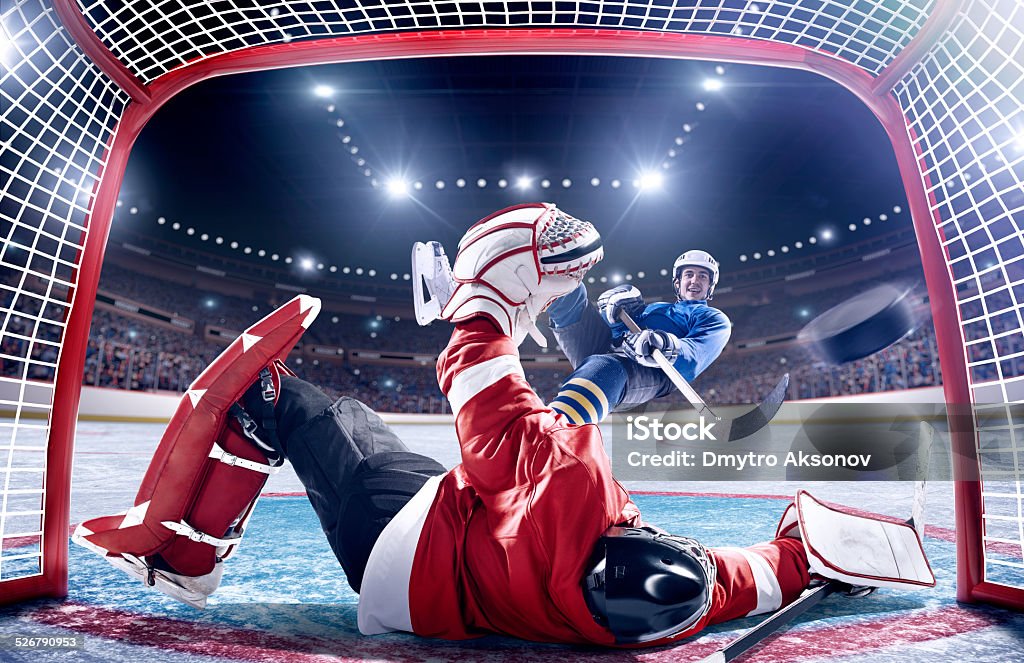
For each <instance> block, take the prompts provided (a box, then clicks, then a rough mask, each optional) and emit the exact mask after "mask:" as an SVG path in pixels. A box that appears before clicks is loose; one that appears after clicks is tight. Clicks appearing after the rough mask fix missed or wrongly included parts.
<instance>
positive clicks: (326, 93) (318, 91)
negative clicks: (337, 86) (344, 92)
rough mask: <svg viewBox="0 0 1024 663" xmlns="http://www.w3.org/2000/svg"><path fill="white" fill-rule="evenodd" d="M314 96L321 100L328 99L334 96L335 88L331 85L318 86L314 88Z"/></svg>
mask: <svg viewBox="0 0 1024 663" xmlns="http://www.w3.org/2000/svg"><path fill="white" fill-rule="evenodd" d="M313 94H315V95H316V96H318V97H320V98H321V99H327V98H329V97H331V96H333V95H334V88H332V87H331V86H330V85H317V86H316V87H314V88H313Z"/></svg>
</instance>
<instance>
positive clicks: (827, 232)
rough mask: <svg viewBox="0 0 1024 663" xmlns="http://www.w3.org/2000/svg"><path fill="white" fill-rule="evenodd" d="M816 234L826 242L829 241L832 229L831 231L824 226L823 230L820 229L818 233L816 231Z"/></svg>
mask: <svg viewBox="0 0 1024 663" xmlns="http://www.w3.org/2000/svg"><path fill="white" fill-rule="evenodd" d="M818 234H819V235H820V236H821V238H822V239H823V240H825V241H826V242H827V241H829V240H830V239H832V231H831V230H830V229H829V228H826V229H825V230H822V231H821V232H820V233H818Z"/></svg>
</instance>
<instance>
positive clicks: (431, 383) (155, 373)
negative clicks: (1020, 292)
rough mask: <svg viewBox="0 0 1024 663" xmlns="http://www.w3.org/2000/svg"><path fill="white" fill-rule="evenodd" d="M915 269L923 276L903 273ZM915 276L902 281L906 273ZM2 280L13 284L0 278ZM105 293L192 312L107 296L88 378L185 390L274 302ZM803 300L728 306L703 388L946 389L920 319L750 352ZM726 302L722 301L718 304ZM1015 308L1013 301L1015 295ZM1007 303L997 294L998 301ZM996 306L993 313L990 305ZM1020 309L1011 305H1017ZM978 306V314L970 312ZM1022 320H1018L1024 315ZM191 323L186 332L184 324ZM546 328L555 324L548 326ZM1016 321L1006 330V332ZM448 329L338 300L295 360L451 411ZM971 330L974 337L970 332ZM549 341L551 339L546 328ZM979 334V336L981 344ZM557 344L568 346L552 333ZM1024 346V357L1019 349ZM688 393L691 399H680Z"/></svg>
mask: <svg viewBox="0 0 1024 663" xmlns="http://www.w3.org/2000/svg"><path fill="white" fill-rule="evenodd" d="M905 276H907V277H910V276H912V275H910V274H907V275H905ZM907 280H912V279H911V278H904V281H907ZM0 281H4V279H3V278H0ZM870 285H873V283H863V282H862V283H853V284H850V285H849V286H846V287H843V288H835V289H831V290H825V291H822V292H821V293H815V294H814V295H813V296H812V295H808V296H807V297H806V299H807V306H808V307H809V306H810V305H811V303H813V305H814V306H816V307H817V308H816V310H815V313H817V312H820V311H821V310H823V309H825V308H827V307H828V306H830V305H832V303H835V302H839V301H842V300H843V299H846V298H849V297H851V296H853V295H855V294H857V293H858V292H861V291H863V290H864V289H865V288H867V287H870ZM100 289H101V290H102V291H104V292H106V293H110V294H113V295H115V296H116V297H117V298H118V299H122V300H126V301H128V302H135V303H136V304H139V305H141V306H143V307H148V308H151V309H156V310H159V311H166V312H168V313H173V314H174V315H176V316H178V317H181V318H184V319H185V320H187V321H190V322H191V323H192V324H191V325H190V326H174V325H170V324H167V323H166V322H163V323H161V322H159V321H158V320H154V319H151V320H149V321H147V317H146V315H145V313H144V312H140V313H137V314H134V315H133V314H130V313H122V312H120V311H118V310H117V309H113V308H111V307H110V306H109V305H107V306H101V305H98V306H97V308H96V310H95V313H94V315H93V321H92V329H91V332H90V335H89V341H88V347H87V351H86V365H85V374H84V378H83V382H84V384H86V385H91V386H98V387H108V388H118V389H131V390H145V391H154V390H159V391H173V392H181V391H183V390H184V389H186V388H187V387H188V385H189V384H191V382H192V381H193V380H194V379H195V377H196V376H197V375H198V374H199V373H200V372H201V371H202V370H203V369H204V368H205V367H206V366H207V365H208V364H209V363H210V361H212V360H213V359H214V358H215V357H216V356H217V355H218V354H219V353H220V352H221V351H222V350H223V347H224V343H225V341H227V340H230V338H221V339H217V338H215V337H213V336H211V335H208V334H207V333H206V332H207V328H208V327H210V326H215V327H220V328H223V329H226V330H228V331H231V332H238V331H240V330H242V329H244V328H246V327H247V326H249V325H250V324H251V323H252V322H254V321H255V319H256V318H258V317H259V316H261V315H264V314H265V313H267V312H268V311H269V310H270V309H271V308H272V303H271V302H269V301H260V302H253V301H251V300H248V299H242V298H238V297H231V296H228V295H220V294H216V293H206V292H203V291H202V290H201V289H198V288H186V287H181V286H180V285H175V284H171V283H167V282H164V281H161V280H159V279H154V278H147V277H144V276H140V275H138V274H135V273H133V272H130V271H128V270H126V269H124V268H121V267H118V266H117V265H113V264H109V265H106V266H105V267H104V271H103V276H102V279H101V282H100ZM802 302H803V300H801V299H800V298H798V297H794V298H788V299H787V298H786V297H785V296H784V295H783V296H777V300H776V301H769V299H768V298H765V299H764V300H763V301H758V302H756V303H753V304H748V305H745V306H736V305H734V306H731V307H728V306H725V305H723V308H726V309H727V312H728V314H729V316H730V317H731V318H732V319H733V321H734V323H735V328H734V334H733V339H732V342H731V343H730V346H729V347H728V348H727V349H726V351H725V353H724V354H723V355H722V356H721V357H720V358H719V359H718V361H716V362H715V363H714V364H713V365H712V367H711V368H710V369H709V370H708V371H707V372H706V373H705V374H704V375H702V376H701V377H700V378H698V380H697V381H696V384H695V387H696V388H697V389H698V391H699V392H701V393H702V394H704V395H705V397H706V398H707V400H708V401H709V402H712V403H720V404H726V403H751V402H757V401H759V400H760V399H761V398H763V397H764V396H765V394H766V393H767V392H768V390H770V389H771V388H772V387H773V386H774V385H775V383H776V382H777V381H778V379H779V377H781V375H782V373H784V372H789V373H790V376H791V381H790V391H789V394H788V396H789V398H791V399H805V398H821V397H827V396H841V395H850V394H862V393H874V392H884V391H897V390H903V389H911V388H916V387H924V386H931V385H937V384H941V372H940V370H939V363H938V355H937V350H936V344H935V336H934V331H933V329H932V327H931V325H930V323H925V324H922V325H921V326H920V327H919V328H918V329H917V330H916V331H915V332H914V333H913V334H911V335H909V336H908V337H906V338H904V339H903V340H901V341H899V342H898V343H896V344H894V345H892V346H890V347H889V348H886V349H885V350H883V351H881V352H878V353H876V354H874V355H872V356H870V357H867V358H865V359H862V360H859V361H855V362H850V363H846V364H842V365H839V366H835V365H829V364H827V363H825V362H823V361H821V360H820V358H818V357H816V356H815V355H814V353H813V352H812V350H811V349H810V348H809V347H808V346H806V345H804V344H802V343H800V342H788V343H781V344H770V345H767V346H765V347H761V348H750V347H747V348H744V347H743V344H742V343H740V344H737V343H736V341H738V340H739V341H743V340H747V339H751V338H770V337H775V336H778V335H782V334H792V335H794V336H795V335H796V332H797V331H798V330H799V328H800V326H801V325H802V324H803V322H805V321H806V320H803V316H801V315H800V307H801V306H802V305H803V303H802ZM716 303H717V302H716ZM1011 303H1012V301H1011ZM996 304H998V302H995V300H992V301H990V302H989V303H988V306H990V307H991V306H993V305H996ZM0 306H2V311H0V315H2V316H3V325H4V326H3V335H2V339H0V375H3V376H13V377H27V378H28V379H34V380H43V381H45V380H50V379H52V377H53V375H54V369H55V366H56V363H57V352H58V340H59V332H60V327H59V326H56V325H45V324H43V325H40V316H38V315H33V314H31V312H30V311H28V310H27V309H25V308H24V307H25V305H24V304H21V303H19V302H18V300H17V295H16V289H14V288H10V287H4V288H3V291H2V298H0ZM989 310H991V308H990V309H989ZM1011 310H1013V309H1011ZM963 313H964V314H965V315H967V313H968V312H967V311H966V310H965V311H963ZM1015 320H1016V316H1015V315H1014V316H1002V317H1000V316H994V317H988V318H986V319H985V320H984V324H985V325H986V327H985V329H984V335H982V332H981V331H969V334H968V335H969V339H968V342H969V346H968V360H969V362H970V363H971V371H972V377H973V381H974V382H975V383H978V382H981V381H986V380H991V379H993V378H995V377H999V376H1000V375H1001V376H1002V377H1006V376H1009V375H1020V374H1024V336H1022V335H1021V334H1020V333H1019V331H1017V332H1015V333H1002V334H1001V332H1003V331H1013V330H1014V329H1015V327H1013V326H1012V325H1014V321H1015ZM1018 324H1019V322H1018ZM186 327H187V328H186ZM541 327H542V328H543V325H541ZM1004 328H1005V329H1004ZM449 334H450V326H449V325H447V324H443V323H437V324H433V325H431V326H429V327H420V326H418V325H417V324H416V323H415V321H414V320H412V319H411V315H408V314H406V315H405V316H401V315H393V314H383V313H377V312H375V311H373V310H371V309H370V308H369V305H368V310H367V313H365V314H355V313H343V312H337V311H331V310H329V308H328V309H326V310H324V311H322V312H321V314H320V317H319V319H318V321H317V322H316V323H315V324H314V325H313V326H312V327H311V328H310V330H309V331H308V332H307V334H306V336H305V337H304V339H303V343H304V344H305V347H306V348H307V349H309V348H310V347H311V346H314V345H315V346H326V347H328V348H340V349H341V350H343V352H340V353H338V355H337V358H333V357H331V358H320V357H319V355H316V354H314V353H312V352H307V351H300V352H297V353H295V354H293V356H292V358H291V361H290V364H291V365H292V367H293V368H294V369H295V370H296V372H297V373H299V375H300V376H302V377H305V378H306V379H308V380H310V381H312V382H314V383H316V384H318V385H321V386H322V387H324V388H325V390H326V391H327V392H328V393H329V394H330V395H331V396H340V395H343V394H347V395H353V396H356V397H358V398H360V399H361V400H364V401H365V402H367V403H368V404H369V405H370V406H371V407H373V408H374V409H377V410H380V411H383V412H410V413H439V412H447V411H448V405H447V402H446V401H445V399H444V397H443V396H442V395H441V393H440V391H439V389H438V387H437V381H436V375H435V372H434V367H433V362H432V361H428V360H425V359H424V358H423V357H424V356H428V357H432V356H434V355H436V354H437V353H438V352H439V351H440V350H441V349H442V348H443V347H444V345H445V344H446V343H447V339H448V336H449ZM972 334H973V336H972ZM548 336H549V338H550V334H549V333H548ZM974 339H977V341H978V342H975V343H972V342H971V341H972V340H974ZM549 346H550V349H549V350H547V351H546V352H548V353H555V354H556V353H558V350H557V347H556V346H555V345H554V342H553V340H549ZM353 351H363V352H364V353H365V352H371V353H373V352H377V353H380V352H388V351H390V352H391V353H394V354H398V355H401V354H411V355H420V356H419V357H415V358H412V357H411V358H409V359H407V360H404V363H403V362H402V360H399V361H398V362H397V363H395V362H392V364H383V365H382V363H381V361H380V359H379V358H373V357H367V356H366V355H365V354H363V355H362V356H360V353H359V352H353ZM542 352H543V351H542V350H541V348H539V347H538V346H537V345H536V344H535V343H534V342H533V341H532V340H528V341H527V342H526V344H524V346H523V347H522V348H521V353H522V354H523V355H524V356H525V357H530V356H531V355H538V356H540V355H541V354H542ZM1016 353H1020V355H1021V356H1018V357H1013V356H1010V357H1009V358H1006V357H1007V356H1008V355H1013V354H1016ZM525 366H526V372H527V377H528V379H529V381H530V383H531V384H532V385H533V387H534V389H536V390H537V392H538V394H540V395H541V397H542V398H544V399H545V400H549V399H551V398H552V397H553V396H554V395H555V394H556V393H557V391H558V387H559V385H560V384H561V382H562V380H564V379H565V378H566V377H567V374H568V372H569V368H568V366H567V364H565V363H564V362H563V363H560V364H559V365H558V366H557V367H549V365H546V364H540V365H538V364H534V363H533V362H529V361H527V362H525ZM668 398H669V399H670V400H675V401H681V400H682V398H681V396H679V395H675V394H674V395H672V396H670V397H668Z"/></svg>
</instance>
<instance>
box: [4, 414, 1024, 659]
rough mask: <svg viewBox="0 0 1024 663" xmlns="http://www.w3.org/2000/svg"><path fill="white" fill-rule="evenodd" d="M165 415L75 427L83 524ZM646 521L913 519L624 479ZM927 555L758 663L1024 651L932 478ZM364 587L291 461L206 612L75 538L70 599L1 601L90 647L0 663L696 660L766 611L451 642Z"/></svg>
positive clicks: (419, 431)
mask: <svg viewBox="0 0 1024 663" xmlns="http://www.w3.org/2000/svg"><path fill="white" fill-rule="evenodd" d="M163 428H164V426H163V425H162V424H134V423H97V422H83V423H81V424H80V425H79V430H78V437H77V443H76V449H75V466H74V479H73V493H72V503H71V516H72V523H78V522H81V521H82V520H84V519H87V518H91V517H95V516H99V515H106V514H112V513H116V512H119V511H123V510H124V509H126V508H128V507H129V506H130V505H131V504H132V501H133V498H134V496H135V492H136V490H137V488H138V485H139V482H140V480H141V477H142V475H143V473H144V471H145V469H146V466H147V465H148V463H149V459H150V457H151V455H152V453H153V450H154V448H155V446H156V444H157V442H158V440H159V437H160V435H161V433H162V431H163ZM395 429H396V431H397V432H398V433H399V434H400V436H401V437H402V438H403V439H404V440H405V441H406V443H407V444H408V445H409V446H410V447H411V448H412V449H413V450H414V451H418V452H420V453H424V454H427V455H431V456H433V457H435V458H437V459H438V460H439V461H441V462H442V463H444V464H445V465H446V466H448V467H451V466H453V465H454V464H456V463H457V462H458V459H459V454H458V446H457V443H456V440H455V434H454V429H453V427H452V425H451V424H450V423H447V424H443V423H438V424H417V425H411V424H400V425H396V426H395ZM626 487H627V489H629V490H630V492H631V493H633V495H634V499H635V501H636V502H637V504H638V505H639V506H640V508H641V510H642V511H643V513H644V515H645V518H646V519H647V520H648V521H650V522H653V523H655V524H657V525H660V526H663V527H665V528H666V529H669V530H670V531H673V532H676V533H680V534H686V535H690V536H694V537H696V538H698V539H699V540H701V541H702V542H703V543H705V544H707V545H717V546H721V545H748V544H752V543H755V542H757V541H759V540H763V539H766V538H770V537H771V536H772V535H773V533H774V529H775V525H776V523H777V520H778V517H779V516H780V515H781V513H782V511H783V509H784V507H785V505H786V499H787V498H791V497H792V495H793V494H794V493H795V491H796V489H797V488H801V487H802V488H807V489H809V490H811V491H812V492H813V493H814V494H815V495H816V496H818V497H820V498H822V499H824V500H828V501H833V502H838V503H842V504H847V505H850V506H854V507H857V508H860V509H866V510H870V511H875V512H879V513H884V514H887V515H891V516H896V517H899V518H905V517H906V516H907V515H908V514H909V512H910V508H911V496H912V494H913V484H912V483H911V482H895V481H888V482H880V481H873V482H825V483H822V482H818V483H810V484H799V483H796V482H792V481H787V482H749V481H729V482H725V481H716V482H710V481H708V482H629V483H627V484H626ZM927 520H928V527H927V530H926V542H925V544H926V550H927V552H928V555H929V557H930V561H931V564H932V566H933V569H934V571H935V574H936V576H937V578H938V586H937V587H936V588H935V589H933V590H925V591H894V590H881V591H879V592H877V593H875V594H874V595H872V596H869V597H867V598H864V599H848V598H845V597H842V596H833V597H830V598H829V599H827V600H826V602H824V603H823V604H822V605H820V606H818V607H817V608H815V609H813V610H812V611H811V612H810V613H808V614H807V615H806V616H805V617H803V618H802V619H800V620H799V621H798V623H797V625H796V626H795V627H793V628H791V629H789V630H788V631H786V632H784V633H783V634H782V635H781V636H779V637H777V638H775V639H774V640H772V641H769V642H768V643H767V644H765V645H764V646H762V647H761V648H760V649H758V650H755V651H754V652H752V653H751V654H750V655H749V656H748V658H747V659H746V660H752V661H811V660H829V661H845V660H849V661H854V660H856V661H869V662H881V661H893V662H896V661H898V662H899V663H905V662H906V661H909V660H926V659H927V660H929V661H932V662H934V663H943V662H945V661H950V662H951V661H964V660H967V661H992V662H1000V663H1003V662H1006V661H1013V660H1024V656H1022V654H1021V653H1020V652H1021V651H1022V645H1024V615H1020V614H1015V613H1010V612H1006V611H1002V610H998V609H993V608H985V607H969V606H961V605H959V604H957V603H956V601H955V561H954V558H955V546H954V540H953V497H952V485H951V483H949V482H943V481H931V482H929V485H928V517H927ZM356 602H357V597H356V595H355V594H354V593H353V592H352V591H351V590H350V589H349V588H348V586H347V584H346V583H345V579H344V576H343V574H342V572H341V569H340V567H339V565H338V564H337V562H336V561H335V559H334V557H333V555H332V554H331V551H330V549H329V548H328V546H327V543H326V540H325V539H324V537H323V535H322V533H321V531H320V529H319V526H318V523H317V520H316V517H315V514H314V513H313V511H312V508H311V507H310V506H309V504H308V502H307V501H306V499H305V497H304V493H303V488H302V486H301V484H300V483H299V481H298V479H297V478H296V476H295V475H294V473H292V472H291V470H290V468H288V467H287V466H286V467H285V468H284V469H283V471H281V472H280V473H279V474H277V475H275V476H273V477H271V479H270V481H269V482H268V484H267V486H266V488H265V492H264V497H263V499H261V501H260V503H259V505H258V506H257V508H256V513H255V515H254V517H253V520H252V522H251V523H250V530H249V532H248V533H247V535H246V541H245V542H244V543H243V544H242V545H241V547H240V549H239V552H238V553H237V554H236V555H235V556H234V557H233V558H232V559H230V560H229V561H228V563H227V568H226V572H225V576H224V581H223V584H222V585H221V588H220V589H219V590H218V591H217V592H216V593H215V594H214V595H213V596H212V597H211V598H210V601H209V605H208V607H207V609H206V610H202V611H200V610H196V609H193V608H190V607H188V606H186V605H183V604H179V603H176V602H175V601H173V600H171V599H169V598H167V597H165V596H164V595H162V594H160V593H158V592H155V591H150V590H147V589H146V588H145V587H144V586H143V585H142V584H141V583H138V582H137V581H134V580H133V579H131V578H129V577H128V576H127V575H125V574H123V573H121V572H120V571H117V570H116V569H114V568H113V567H111V566H110V565H108V564H106V563H105V562H104V561H103V560H102V559H100V558H99V557H97V556H96V555H94V554H93V553H91V552H88V551H86V550H84V549H81V548H79V547H78V546H75V545H72V546H71V557H70V591H69V596H68V598H67V600H66V601H64V602H45V601H42V602H34V603H28V604H23V605H19V606H16V607H8V608H5V609H2V610H0V634H6V635H15V634H32V635H41V634H49V635H77V636H81V637H82V638H83V640H84V645H83V646H82V648H80V649H76V650H65V651H53V652H39V651H35V652H30V653H20V652H15V651H13V650H10V649H7V650H0V661H44V660H82V661H142V660H146V661H153V662H156V661H168V662H171V661H175V662H176V661H221V660H223V661H328V660H359V661H364V660H389V661H390V660H404V661H427V660H429V661H456V660H457V661H466V660H472V661H511V660H517V661H547V660H550V661H554V660H559V661H560V660H572V659H580V660H641V661H670V660H671V661H689V660H699V659H700V658H702V657H703V656H706V655H708V654H711V653H712V652H713V651H715V650H716V649H718V648H719V647H721V646H723V645H724V644H725V643H727V642H728V641H729V640H730V639H732V638H733V637H735V636H736V635H737V634H738V633H739V632H740V631H741V630H742V629H745V628H748V627H750V626H752V625H753V624H755V623H756V622H757V621H758V620H759V618H757V617H755V618H748V619H745V620H739V621H735V622H729V623H727V624H723V625H719V626H715V627H712V628H709V629H708V630H706V631H704V632H703V633H701V634H700V635H699V636H697V637H695V638H692V639H690V640H687V641H684V642H682V643H681V644H679V645H677V646H675V647H671V648H660V649H653V650H637V651H612V652H606V651H598V650H594V649H580V648H571V647H563V646H554V645H538V644H534V643H526V642H522V641H518V640H512V639H507V638H499V637H487V638H482V639H480V640H476V641H471V642H461V643H453V642H442V641H432V640H425V639H421V638H417V637H415V636H411V635H404V634H393V635H385V636H374V637H366V636H362V635H360V634H359V633H358V631H357V629H356V627H355V609H356Z"/></svg>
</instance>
